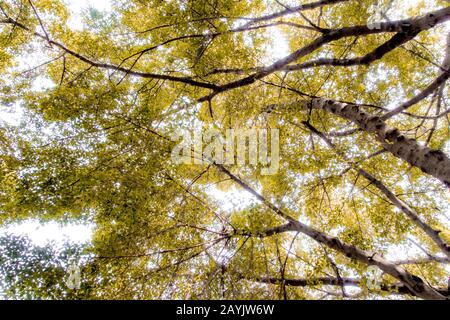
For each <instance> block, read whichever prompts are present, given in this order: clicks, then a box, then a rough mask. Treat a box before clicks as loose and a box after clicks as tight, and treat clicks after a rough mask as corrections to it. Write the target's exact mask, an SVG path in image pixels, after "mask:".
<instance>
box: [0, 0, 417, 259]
mask: <svg viewBox="0 0 450 320" xmlns="http://www.w3.org/2000/svg"><path fill="white" fill-rule="evenodd" d="M64 2H65V3H66V4H67V5H68V8H69V10H70V11H71V19H70V21H69V23H70V26H71V27H72V28H73V29H77V30H81V29H82V28H83V23H82V20H81V15H80V13H81V12H82V10H83V9H84V8H87V7H89V6H90V7H93V8H95V9H97V10H101V11H103V10H111V2H110V1H109V0H95V1H93V0H91V1H88V0H65V1H64ZM290 2H293V3H298V1H290ZM290 2H289V1H285V2H284V3H286V4H289V3H290ZM396 2H399V0H396ZM402 2H403V4H404V5H403V6H402V7H401V8H402V9H401V10H402V11H403V13H405V12H406V9H407V8H411V7H413V6H414V5H416V4H417V0H408V1H406V0H403V1H402ZM293 3H292V4H293ZM395 15H396V14H395ZM400 17H401V14H400V13H399V16H397V17H395V18H400ZM269 32H270V35H271V38H272V44H271V46H270V47H269V49H268V54H269V56H268V57H267V58H268V60H271V61H274V60H276V59H279V58H282V57H284V56H286V55H287V54H288V53H289V46H288V43H287V40H286V38H285V37H284V36H283V34H282V33H281V32H280V31H279V30H278V29H277V28H271V29H270V31H269ZM37 85H38V86H41V87H45V86H46V85H47V84H46V83H45V82H42V83H39V84H37ZM20 118H21V112H20V109H18V110H16V112H14V113H11V112H4V111H2V110H1V108H0V119H1V120H5V121H7V122H8V123H11V124H17V123H18V122H19V121H20ZM207 193H208V194H209V195H210V196H211V197H212V198H214V199H215V200H216V201H217V202H218V204H219V206H220V208H221V209H222V210H223V211H225V212H231V211H232V210H233V209H242V208H245V207H247V206H249V205H251V204H254V203H256V201H255V199H254V198H253V196H252V195H251V194H249V193H248V192H247V191H244V190H240V189H239V190H238V189H236V188H232V189H231V190H230V191H227V192H223V191H220V190H218V189H216V188H214V187H212V188H209V189H208V190H207ZM93 230H94V226H93V225H83V224H66V225H60V224H58V223H56V222H49V223H45V224H40V223H39V222H37V221H33V220H28V221H26V222H23V223H20V224H13V225H11V226H9V227H7V228H3V229H0V236H1V235H3V234H6V233H11V234H16V235H19V234H21V235H27V236H28V237H29V238H30V239H31V240H32V241H33V242H34V243H35V244H37V245H44V244H45V243H47V242H48V241H55V242H57V243H62V242H63V241H65V240H67V239H69V240H71V241H73V242H77V243H82V242H87V241H89V240H90V239H91V236H92V232H93ZM399 252H401V250H394V253H393V255H396V256H398V254H399Z"/></svg>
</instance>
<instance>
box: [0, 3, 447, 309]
mask: <svg viewBox="0 0 450 320" xmlns="http://www.w3.org/2000/svg"><path fill="white" fill-rule="evenodd" d="M73 15H74V14H73V12H71V10H70V8H69V6H68V4H67V3H66V2H65V1H61V0H1V1H0V75H1V76H0V105H1V107H0V108H1V110H2V111H3V114H5V113H4V112H9V113H14V112H16V113H20V117H19V120H18V121H17V122H11V121H7V119H5V116H2V117H0V225H1V226H2V227H3V228H6V227H8V226H10V225H12V224H15V223H20V222H24V221H29V220H30V219H31V220H36V221H40V222H42V223H46V222H58V223H61V224H70V223H86V224H90V225H92V226H93V234H92V239H91V241H89V243H86V244H81V245H76V244H73V243H69V242H67V243H64V244H62V246H61V247H58V248H57V246H56V245H54V244H53V245H52V244H51V243H50V244H48V245H46V246H38V245H36V244H33V243H32V241H30V240H29V239H27V238H26V237H18V236H15V235H10V234H5V235H2V236H1V237H0V290H1V291H2V295H3V297H5V298H18V299H437V300H442V299H449V297H450V291H449V290H450V288H449V287H448V279H449V277H448V276H449V272H450V266H449V264H450V206H449V188H450V157H449V154H450V143H449V130H450V129H449V128H450V127H449V111H450V109H449V102H450V95H449V92H450V90H449V86H448V85H447V80H448V78H449V77H450V23H449V20H450V7H449V2H448V1H441V0H439V1H438V0H427V1H423V0H417V1H406V0H379V1H373V0H359V1H357V0H298V1H297V0H289V1H288V0H279V1H278V0H127V1H125V0H113V1H111V8H110V10H99V9H96V8H94V7H88V8H85V9H84V10H83V13H82V16H80V17H78V18H80V19H82V23H81V24H80V26H74V25H73V18H74V16H73ZM198 130H204V131H207V130H213V131H214V132H216V133H218V134H219V135H221V136H223V137H225V136H226V133H227V132H229V130H235V131H236V130H259V131H260V132H272V134H274V133H273V132H277V134H278V136H277V137H278V140H277V141H276V143H277V146H278V147H279V152H278V153H279V163H278V167H277V168H276V169H277V170H276V171H274V172H270V174H267V172H266V171H264V169H265V167H264V165H263V164H261V163H246V164H244V163H242V162H239V161H237V162H233V163H222V162H220V161H218V160H217V152H216V154H214V155H213V156H212V157H207V156H206V155H205V154H204V153H202V152H200V154H197V155H196V154H195V150H194V152H192V153H191V150H188V158H189V157H192V158H195V157H196V156H197V157H200V160H201V161H192V162H189V163H181V162H180V163H177V162H176V161H173V157H172V156H171V155H172V153H173V150H174V148H175V147H176V146H177V144H178V143H179V141H176V140H174V139H172V138H171V137H173V136H174V135H179V136H180V137H182V136H186V135H188V134H192V133H194V132H195V131H198ZM275 130H276V131H275ZM236 132H241V131H236ZM246 132H252V131H246ZM237 136H239V135H237ZM236 138H239V137H236ZM200 139H202V138H200ZM269 140H270V139H269ZM204 142H205V141H204V140H200V143H204ZM274 143H275V140H273V139H272V142H271V144H272V147H273V146H274V145H273V144H274ZM233 144H234V142H233ZM250 145H251V143H250V142H248V143H247V145H246V147H249V148H250ZM274 150H275V149H274V148H272V149H271V148H270V147H269V148H268V151H269V153H271V154H272V155H273V153H274ZM215 157H216V158H215ZM233 160H234V158H233ZM217 193H225V194H231V193H232V194H234V196H235V201H236V202H237V203H238V204H239V205H229V206H227V207H225V206H224V205H223V203H221V202H220V201H218V199H217V197H216V196H215V195H216V194H217ZM242 195H246V197H249V198H251V199H252V200H251V201H243V200H242V199H243V198H240V197H241V196H242ZM239 202H240V203H239ZM75 266H76V267H77V268H78V269H77V270H78V271H77V272H78V273H77V276H78V277H79V279H78V282H76V281H75V282H73V281H72V280H74V279H73V278H70V276H69V275H68V274H69V273H70V270H72V271H73V270H74V269H73V268H75ZM73 274H75V273H73ZM73 274H72V276H73ZM68 277H69V278H70V279H72V280H70V279H69V280H70V281H68Z"/></svg>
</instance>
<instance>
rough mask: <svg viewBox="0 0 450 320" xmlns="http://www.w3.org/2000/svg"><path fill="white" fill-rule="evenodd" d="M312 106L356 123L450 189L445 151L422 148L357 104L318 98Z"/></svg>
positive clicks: (397, 155)
mask: <svg viewBox="0 0 450 320" xmlns="http://www.w3.org/2000/svg"><path fill="white" fill-rule="evenodd" d="M311 107H312V108H315V109H322V110H327V111H329V112H331V113H333V114H336V115H338V116H340V117H342V118H345V119H347V120H350V121H353V122H354V123H356V124H357V125H358V126H359V127H360V128H361V129H363V130H364V131H366V132H368V133H371V134H374V135H375V137H376V139H377V140H378V141H379V142H380V143H381V144H382V145H383V147H384V148H385V149H386V150H387V151H389V152H391V153H392V154H393V155H394V156H396V157H397V158H400V159H403V160H405V161H406V162H408V163H409V164H410V165H412V166H414V167H417V168H420V169H421V170H422V171H423V172H425V173H427V174H430V175H432V176H433V177H435V178H437V179H439V180H440V181H442V182H443V183H444V184H445V185H446V186H447V187H450V159H449V158H448V156H447V155H446V154H444V153H443V152H442V151H440V150H435V149H431V148H428V147H426V146H422V145H420V144H419V143H418V142H417V141H416V140H414V139H410V138H407V137H405V136H404V135H403V134H401V133H400V131H399V130H398V129H396V128H392V127H389V126H388V125H387V124H386V123H385V122H384V121H383V120H382V119H381V117H378V116H373V115H370V114H369V113H367V112H365V111H363V110H362V109H361V108H360V107H359V106H357V105H350V104H344V103H340V102H336V101H333V100H327V99H321V98H316V99H312V101H311Z"/></svg>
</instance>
